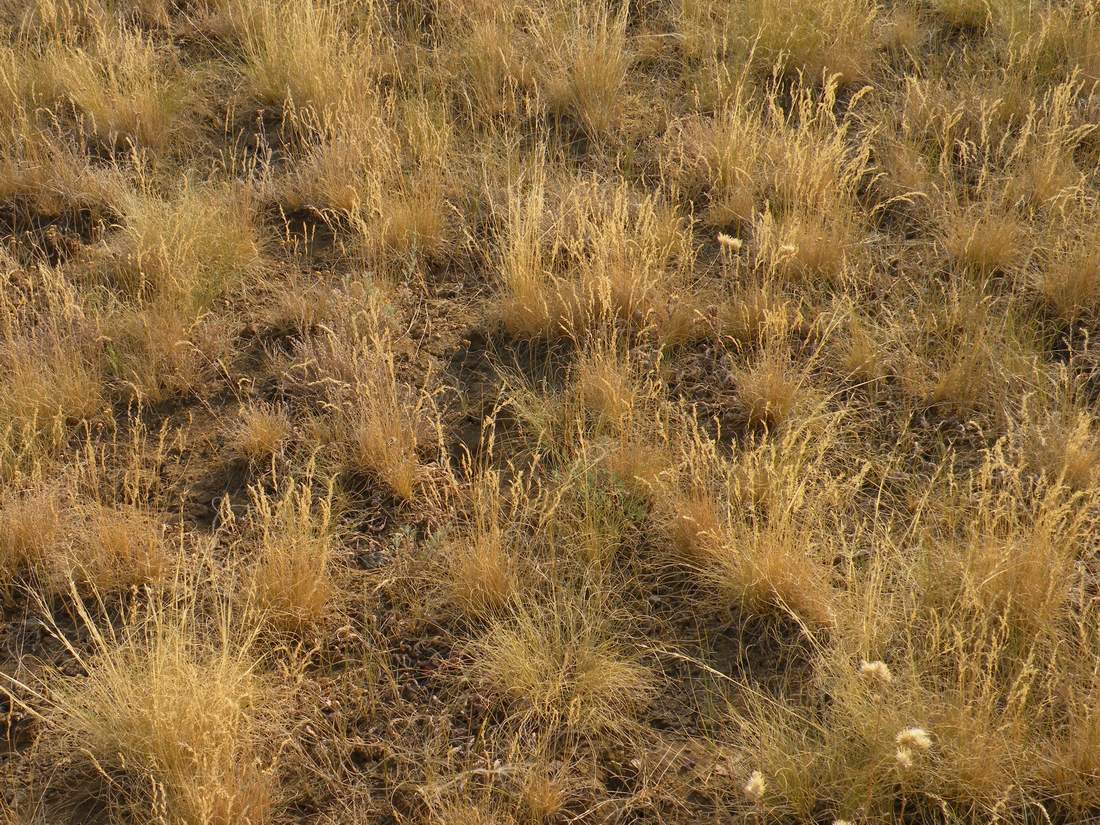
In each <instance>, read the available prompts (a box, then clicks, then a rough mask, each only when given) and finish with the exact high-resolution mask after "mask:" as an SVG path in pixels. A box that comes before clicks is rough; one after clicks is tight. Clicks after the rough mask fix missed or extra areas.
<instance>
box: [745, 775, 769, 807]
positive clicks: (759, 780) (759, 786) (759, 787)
mask: <svg viewBox="0 0 1100 825" xmlns="http://www.w3.org/2000/svg"><path fill="white" fill-rule="evenodd" d="M766 787H767V786H766V784H765V783H764V774H762V773H760V771H753V772H752V774H751V775H750V776H749V781H748V782H746V783H745V788H744V791H745V796H747V797H748V798H749V799H750V800H752V801H753V802H760V801H761V800H762V799H763V798H764V791H765V789H766Z"/></svg>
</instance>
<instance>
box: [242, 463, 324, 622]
mask: <svg viewBox="0 0 1100 825" xmlns="http://www.w3.org/2000/svg"><path fill="white" fill-rule="evenodd" d="M311 485H312V478H309V477H307V478H306V479H304V480H302V481H293V480H292V481H289V482H287V483H285V484H284V485H283V489H282V490H281V491H278V492H276V493H275V494H268V493H267V492H265V491H264V490H263V489H260V488H253V489H252V492H251V496H252V503H253V510H252V513H253V515H252V518H251V522H250V524H249V525H248V529H249V533H250V536H251V540H252V541H253V542H254V543H255V545H256V551H255V552H256V558H255V562H254V565H253V567H252V569H251V571H250V573H249V574H248V589H249V594H250V595H251V597H252V598H253V599H255V601H256V603H257V605H258V606H259V608H260V609H261V610H262V612H263V613H264V614H266V615H268V616H270V617H271V619H272V621H274V622H275V623H276V624H277V625H281V626H283V627H290V628H303V627H309V626H316V625H318V624H319V623H321V622H323V621H324V620H325V619H326V618H327V617H329V616H331V615H333V610H334V609H335V604H334V600H335V596H336V593H337V585H336V582H335V567H336V564H337V554H338V549H339V548H338V539H337V536H336V526H335V524H333V515H332V503H333V502H332V496H333V488H332V486H331V485H330V486H329V489H328V492H327V494H326V495H324V496H319V495H317V494H316V493H315V492H314V491H313V489H312V487H311Z"/></svg>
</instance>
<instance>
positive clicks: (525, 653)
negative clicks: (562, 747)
mask: <svg viewBox="0 0 1100 825" xmlns="http://www.w3.org/2000/svg"><path fill="white" fill-rule="evenodd" d="M551 598H552V600H551V601H549V602H548V603H540V602H538V601H524V602H521V603H519V604H518V605H517V606H516V607H515V608H514V609H513V610H511V611H509V612H508V613H506V614H505V615H504V616H502V617H501V618H498V619H494V620H493V621H491V622H490V624H489V625H488V626H487V627H486V629H485V630H484V631H483V632H482V633H481V635H479V636H477V637H476V638H474V639H473V640H472V641H471V643H470V645H469V647H468V648H467V650H466V656H467V659H468V661H469V670H470V675H471V678H473V679H474V680H475V682H476V683H477V684H479V685H480V686H482V687H483V688H484V689H485V690H486V691H487V692H488V693H489V695H490V696H491V697H492V698H493V699H494V700H495V701H497V702H499V703H501V705H502V706H503V707H504V708H505V709H506V710H507V712H508V713H509V715H510V716H511V717H512V719H513V720H514V721H515V722H516V723H517V724H520V725H523V726H536V727H538V728H542V729H548V730H551V731H561V732H567V733H572V734H574V735H578V736H598V735H600V734H601V733H607V732H616V731H622V730H624V729H625V728H626V727H627V726H629V724H630V722H631V721H632V719H633V717H634V716H635V714H637V713H638V712H639V711H640V710H642V709H643V708H644V707H645V705H646V704H647V702H648V701H649V700H650V699H651V698H652V696H653V695H654V692H655V690H656V687H657V677H656V674H655V673H654V672H653V671H652V669H651V668H649V667H648V666H647V665H645V664H644V663H643V662H642V661H641V660H640V659H639V658H638V655H637V653H636V652H635V651H633V650H632V649H631V647H630V645H629V643H627V642H625V641H624V639H623V638H622V636H621V635H619V634H617V633H616V632H615V630H614V629H613V627H612V626H611V625H610V624H609V620H608V617H607V616H602V615H601V610H600V608H599V606H598V605H595V604H592V603H590V602H587V601H584V600H578V599H577V598H576V597H575V596H572V595H570V594H562V595H559V596H557V597H551Z"/></svg>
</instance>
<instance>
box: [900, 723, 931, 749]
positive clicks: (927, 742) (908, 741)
mask: <svg viewBox="0 0 1100 825" xmlns="http://www.w3.org/2000/svg"><path fill="white" fill-rule="evenodd" d="M894 741H895V742H897V743H898V744H899V745H901V746H902V747H905V748H910V749H911V750H916V751H926V750H928V749H929V748H930V747H932V737H930V736H929V735H928V731H926V730H925V729H924V728H905V729H904V730H900V731H898V735H897V736H895V737H894Z"/></svg>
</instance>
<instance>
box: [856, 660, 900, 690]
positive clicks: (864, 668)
mask: <svg viewBox="0 0 1100 825" xmlns="http://www.w3.org/2000/svg"><path fill="white" fill-rule="evenodd" d="M859 672H860V673H862V674H863V675H864V676H867V677H868V678H871V679H876V680H877V681H879V682H882V683H883V684H884V685H888V684H890V683H891V682H893V681H894V674H892V673H891V672H890V668H889V667H888V666H887V665H886V662H879V661H874V662H868V661H867V660H866V659H864V660H863V661H861V662H860V663H859Z"/></svg>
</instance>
